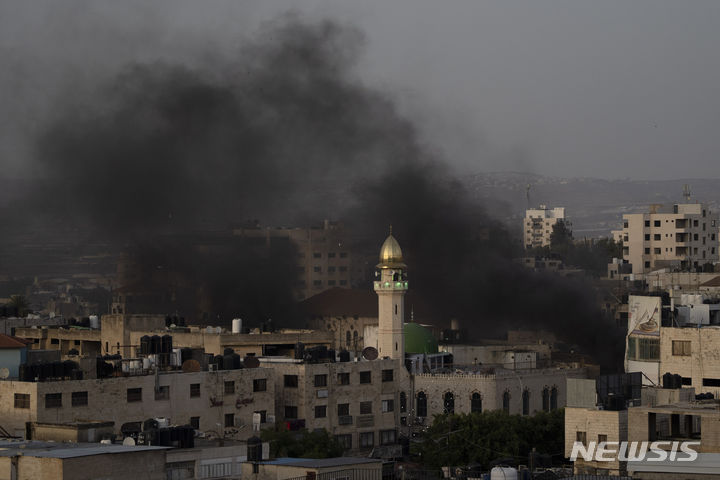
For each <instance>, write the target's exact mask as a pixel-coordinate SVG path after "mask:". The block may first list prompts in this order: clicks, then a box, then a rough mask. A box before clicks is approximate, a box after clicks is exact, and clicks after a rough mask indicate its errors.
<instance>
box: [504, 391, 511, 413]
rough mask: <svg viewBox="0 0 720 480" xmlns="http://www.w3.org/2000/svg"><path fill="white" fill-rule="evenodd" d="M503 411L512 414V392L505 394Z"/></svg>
mask: <svg viewBox="0 0 720 480" xmlns="http://www.w3.org/2000/svg"><path fill="white" fill-rule="evenodd" d="M503 411H504V412H505V413H510V392H505V393H503Z"/></svg>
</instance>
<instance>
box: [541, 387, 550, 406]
mask: <svg viewBox="0 0 720 480" xmlns="http://www.w3.org/2000/svg"><path fill="white" fill-rule="evenodd" d="M542 409H543V412H548V411H550V389H549V388H548V387H545V388H543V391H542Z"/></svg>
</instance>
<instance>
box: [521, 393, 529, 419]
mask: <svg viewBox="0 0 720 480" xmlns="http://www.w3.org/2000/svg"><path fill="white" fill-rule="evenodd" d="M522 414H523V415H530V391H529V390H523V393H522Z"/></svg>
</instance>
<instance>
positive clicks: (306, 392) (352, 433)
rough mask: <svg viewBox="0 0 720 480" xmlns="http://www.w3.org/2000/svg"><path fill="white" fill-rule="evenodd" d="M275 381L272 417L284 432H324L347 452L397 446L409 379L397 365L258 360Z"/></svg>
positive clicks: (390, 361)
mask: <svg viewBox="0 0 720 480" xmlns="http://www.w3.org/2000/svg"><path fill="white" fill-rule="evenodd" d="M260 361H261V364H262V365H263V366H265V367H268V368H272V370H273V372H274V374H275V375H274V379H275V386H274V389H275V392H276V402H275V416H276V421H277V422H286V424H287V425H288V427H289V428H291V429H292V428H301V427H303V426H304V428H307V429H308V430H314V429H316V428H324V429H326V430H328V432H330V434H332V435H334V436H335V437H336V438H337V439H338V440H339V441H340V443H341V444H342V445H343V446H344V447H345V448H346V449H348V450H353V451H361V450H366V451H369V450H371V449H372V448H373V447H375V446H379V445H392V444H396V443H397V441H398V428H399V426H401V425H405V424H407V417H408V415H409V412H410V410H409V409H410V403H409V399H410V392H411V382H410V375H409V373H408V371H407V369H406V368H405V366H404V364H403V362H402V361H400V360H393V359H377V360H371V361H370V360H361V361H356V362H325V363H307V362H304V361H302V360H294V359H286V358H264V359H260Z"/></svg>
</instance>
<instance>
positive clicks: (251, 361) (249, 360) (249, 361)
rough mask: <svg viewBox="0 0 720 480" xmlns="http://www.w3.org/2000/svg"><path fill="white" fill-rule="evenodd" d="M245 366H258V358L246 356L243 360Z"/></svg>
mask: <svg viewBox="0 0 720 480" xmlns="http://www.w3.org/2000/svg"><path fill="white" fill-rule="evenodd" d="M243 364H244V365H245V368H258V367H259V366H260V360H258V358H257V357H253V356H247V357H245V359H244V360H243Z"/></svg>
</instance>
